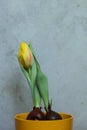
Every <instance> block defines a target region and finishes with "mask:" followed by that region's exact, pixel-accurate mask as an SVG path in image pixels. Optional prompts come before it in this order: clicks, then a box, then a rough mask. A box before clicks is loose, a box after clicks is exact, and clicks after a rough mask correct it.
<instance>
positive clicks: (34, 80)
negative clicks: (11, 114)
mask: <svg viewBox="0 0 87 130" xmlns="http://www.w3.org/2000/svg"><path fill="white" fill-rule="evenodd" d="M18 61H19V65H20V68H21V70H22V72H23V74H24V75H25V77H26V79H27V81H28V84H29V87H30V89H31V95H32V101H33V109H32V110H31V111H30V112H27V113H21V114H17V115H16V116H15V126H16V130H38V129H41V130H44V129H49V130H51V129H54V130H72V124H73V117H72V115H70V114H66V113H59V112H55V111H53V110H52V100H49V91H48V80H47V77H46V75H45V74H44V73H43V72H42V70H41V67H40V64H39V62H38V60H37V58H36V54H35V52H34V50H33V47H32V44H31V43H29V44H27V43H26V42H22V43H21V44H20V48H19V51H18ZM42 100H43V102H44V106H45V107H44V109H45V113H44V112H43V111H42V109H41V101H42Z"/></svg>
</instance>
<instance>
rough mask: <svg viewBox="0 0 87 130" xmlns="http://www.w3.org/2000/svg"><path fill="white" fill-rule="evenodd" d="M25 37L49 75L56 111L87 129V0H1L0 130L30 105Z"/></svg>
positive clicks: (11, 126) (11, 129)
mask: <svg viewBox="0 0 87 130" xmlns="http://www.w3.org/2000/svg"><path fill="white" fill-rule="evenodd" d="M21 41H26V42H29V41H32V43H33V47H34V49H35V51H36V54H37V57H38V60H39V62H40V64H41V68H42V70H43V71H44V73H45V74H46V75H47V77H48V81H49V91H50V98H52V99H53V109H54V110H55V111H61V112H67V113H71V114H73V116H74V130H86V129H87V0H0V130H14V129H15V126H14V115H15V114H16V113H19V112H26V111H30V110H31V109H32V100H31V93H30V89H29V88H28V84H27V81H26V79H25V77H24V76H23V74H22V72H21V70H20V67H19V64H18V61H17V51H18V48H19V44H20V42H21Z"/></svg>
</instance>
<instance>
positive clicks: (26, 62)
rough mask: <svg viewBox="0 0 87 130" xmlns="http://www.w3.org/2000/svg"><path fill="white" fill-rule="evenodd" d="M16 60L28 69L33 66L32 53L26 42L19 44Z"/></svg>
mask: <svg viewBox="0 0 87 130" xmlns="http://www.w3.org/2000/svg"><path fill="white" fill-rule="evenodd" d="M18 59H19V61H20V63H21V64H22V65H23V67H25V68H28V67H29V66H32V64H33V55H32V52H31V50H30V48H29V46H28V44H27V43H26V42H22V43H21V44H20V48H19V52H18Z"/></svg>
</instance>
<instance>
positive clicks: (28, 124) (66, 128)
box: [15, 113, 73, 130]
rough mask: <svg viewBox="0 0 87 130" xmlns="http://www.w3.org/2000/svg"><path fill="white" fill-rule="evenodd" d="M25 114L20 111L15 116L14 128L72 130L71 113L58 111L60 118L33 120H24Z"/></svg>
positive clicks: (17, 129) (19, 129) (20, 129)
mask: <svg viewBox="0 0 87 130" xmlns="http://www.w3.org/2000/svg"><path fill="white" fill-rule="evenodd" d="M27 114H28V113H22V114H17V115H16V116H15V127H16V130H72V126H73V117H72V115H69V114H66V113H60V115H61V116H62V120H54V121H51V120H50V121H34V120H26V116H27Z"/></svg>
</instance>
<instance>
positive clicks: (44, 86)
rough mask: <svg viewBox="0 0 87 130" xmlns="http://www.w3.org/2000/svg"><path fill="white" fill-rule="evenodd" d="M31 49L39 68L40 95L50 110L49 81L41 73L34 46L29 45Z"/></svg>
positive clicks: (38, 83) (38, 85)
mask: <svg viewBox="0 0 87 130" xmlns="http://www.w3.org/2000/svg"><path fill="white" fill-rule="evenodd" d="M29 47H30V49H31V51H32V53H33V57H34V59H35V63H36V67H37V79H36V82H37V87H38V89H39V92H40V95H41V97H42V99H43V101H44V104H45V107H46V109H47V108H48V104H49V92H48V80H47V77H46V76H45V75H44V73H43V72H42V71H41V68H40V65H39V62H38V60H37V59H36V57H35V52H34V50H33V47H32V44H31V43H30V44H29Z"/></svg>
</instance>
